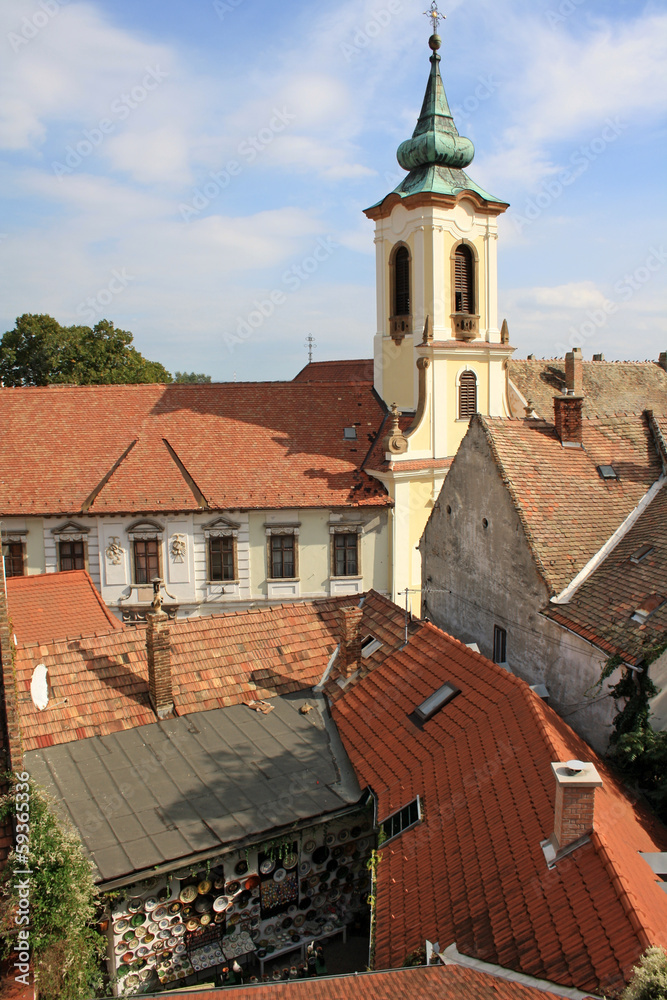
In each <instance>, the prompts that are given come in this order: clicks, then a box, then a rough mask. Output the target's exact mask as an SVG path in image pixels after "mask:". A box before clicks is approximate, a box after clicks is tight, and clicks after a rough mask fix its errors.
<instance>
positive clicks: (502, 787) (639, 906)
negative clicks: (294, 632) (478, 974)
mask: <svg viewBox="0 0 667 1000" xmlns="http://www.w3.org/2000/svg"><path fill="white" fill-rule="evenodd" d="M446 681H452V682H453V683H454V684H455V685H456V686H457V687H459V688H460V689H461V694H459V695H458V696H457V697H456V698H455V699H454V700H453V701H451V702H450V703H449V704H448V705H447V706H446V707H445V708H443V709H442V710H441V711H440V712H439V713H438V714H437V715H436V716H434V718H433V719H431V720H430V721H429V722H428V723H427V724H426V725H425V726H424V728H423V730H421V731H420V730H417V729H416V728H415V727H414V726H413V725H412V723H411V722H410V721H409V720H408V719H407V715H408V714H409V713H410V712H412V710H413V709H414V707H415V705H417V704H419V702H420V701H422V700H423V699H424V698H425V697H427V696H428V695H430V694H431V693H432V692H433V691H434V690H436V689H437V688H438V687H439V686H440V685H441V684H443V683H445V682H446ZM333 716H334V720H335V722H336V724H337V726H338V729H339V732H340V733H341V736H342V739H343V742H344V745H345V748H346V750H347V752H348V754H349V756H350V759H351V761H352V763H353V765H354V767H355V770H356V772H357V775H358V777H359V780H360V782H361V783H362V784H363V783H364V782H365V783H366V784H367V785H368V786H370V787H371V788H372V789H373V791H374V792H375V794H376V796H377V800H378V816H379V820H380V821H382V820H384V819H385V818H386V817H387V816H389V815H391V813H392V812H394V811H395V810H397V809H399V808H401V807H402V806H404V805H407V803H409V802H410V801H411V800H412V799H413V798H414V797H415V796H416V795H419V796H420V797H421V798H422V800H423V806H424V820H423V822H422V823H421V824H419V825H417V826H415V827H413V828H412V829H410V830H407V831H405V832H404V833H403V834H402V835H401V836H400V837H398V838H396V839H395V840H393V841H390V842H389V843H388V844H386V845H385V846H384V847H383V848H382V850H381V853H382V860H381V861H380V864H379V868H378V884H377V921H378V929H379V933H378V939H377V947H376V963H377V965H379V966H396V965H400V964H401V963H402V962H403V960H404V958H405V955H406V954H407V953H409V952H410V951H412V950H413V949H414V948H417V947H419V946H420V945H421V944H422V943H423V941H424V939H426V938H428V939H429V940H431V941H435V940H437V941H439V942H440V945H441V947H442V948H445V947H447V946H448V945H449V944H451V943H453V942H456V944H457V947H458V949H459V951H460V952H462V953H464V954H467V955H471V956H474V957H477V958H480V959H484V960H485V961H490V962H496V963H498V964H500V965H503V966H511V967H512V968H515V969H517V970H518V971H522V972H525V973H527V974H530V975H537V976H540V977H542V978H546V979H548V980H550V981H552V982H557V983H559V984H561V985H563V986H576V987H577V988H579V989H581V990H589V991H592V992H599V991H602V990H610V989H613V988H616V987H618V986H621V985H622V983H623V982H624V981H625V980H626V979H627V977H628V976H629V975H630V973H631V967H632V965H633V963H636V961H637V960H638V958H639V956H640V955H641V953H642V952H643V951H644V949H645V947H646V945H647V944H648V943H649V942H650V943H654V944H657V945H662V946H663V947H664V946H665V945H667V894H665V893H664V892H663V891H662V889H661V887H660V883H659V882H658V880H657V877H656V876H655V875H654V874H653V872H652V871H651V869H650V868H649V866H648V865H647V864H646V863H645V862H644V861H643V859H642V858H641V855H640V854H639V852H640V851H649V852H652V851H660V850H667V830H665V828H664V827H662V826H661V825H660V824H659V823H658V822H657V821H656V820H654V819H652V818H651V817H650V816H649V815H648V814H647V813H646V812H645V811H644V810H643V809H641V808H640V807H638V806H637V805H636V804H635V803H634V802H633V801H632V800H631V799H630V798H629V797H628V795H627V793H626V792H625V791H624V790H623V788H622V786H621V785H620V784H619V783H618V782H617V781H616V779H615V778H614V777H613V775H612V774H611V772H610V771H609V770H608V769H607V768H606V767H605V766H604V765H603V764H602V762H601V761H599V760H598V759H597V758H596V757H595V755H594V754H593V753H592V751H591V749H590V748H589V747H588V746H587V745H586V744H585V743H584V742H583V741H582V740H581V739H580V738H579V737H578V736H577V735H576V734H575V733H574V732H573V731H572V730H571V729H570V728H569V727H568V726H567V725H566V723H565V722H564V721H563V720H562V719H560V718H559V717H558V716H557V715H556V714H555V712H553V711H552V710H551V709H550V708H548V707H547V706H546V705H545V704H544V703H543V702H542V701H541V700H540V699H539V698H538V697H537V696H536V695H535V694H534V693H533V692H531V691H530V689H529V688H528V686H527V685H526V684H525V683H524V682H523V681H521V680H519V679H518V678H516V677H514V676H513V675H511V674H509V673H508V672H506V671H504V670H503V669H502V668H500V667H498V666H497V665H495V664H493V663H491V662H490V661H488V660H486V659H485V658H484V657H482V656H480V655H479V654H476V653H474V652H473V651H472V650H469V649H468V648H467V647H466V646H464V645H463V644H462V643H460V642H458V641H457V640H455V639H452V638H451V637H449V636H447V635H445V634H444V633H443V632H441V631H440V630H439V629H437V628H435V626H433V625H431V624H423V625H422V626H421V627H419V628H418V629H417V630H416V631H415V632H414V634H413V635H412V636H411V638H410V642H409V644H408V646H407V647H405V648H403V649H401V650H400V651H398V652H396V653H394V654H393V655H391V656H389V657H388V658H387V659H386V660H385V661H384V663H382V664H380V665H378V666H377V667H376V668H375V669H374V670H373V671H372V672H371V673H370V674H369V675H368V676H367V677H365V678H364V679H362V680H359V681H358V682H357V683H356V684H354V685H353V686H351V687H348V688H347V689H346V691H345V693H344V694H343V696H342V697H341V698H339V699H338V700H337V702H336V703H335V705H334V706H333ZM571 758H580V759H585V760H593V762H594V763H595V765H596V766H597V768H598V770H599V772H600V774H601V776H602V777H603V781H604V786H603V788H602V789H599V790H598V791H597V792H596V802H595V830H594V833H593V836H592V839H591V842H589V843H588V844H585V845H584V846H582V847H580V848H579V849H578V850H576V851H575V852H574V853H573V854H571V855H570V856H568V857H566V858H564V859H562V860H561V861H560V862H559V863H558V865H557V866H556V867H555V868H554V869H552V870H549V869H548V868H547V865H546V862H545V859H544V855H543V852H542V849H541V847H540V841H541V840H543V839H546V838H547V837H548V836H549V835H550V834H551V832H552V830H553V823H554V798H555V785H554V780H553V774H552V771H551V766H550V765H551V762H552V761H557V760H569V759H571ZM406 886H407V887H410V888H411V891H410V893H407V894H406V893H405V892H404V891H403V889H404V887H406ZM412 887H414V889H415V891H414V892H413V891H412Z"/></svg>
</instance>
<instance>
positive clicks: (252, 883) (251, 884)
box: [243, 875, 260, 892]
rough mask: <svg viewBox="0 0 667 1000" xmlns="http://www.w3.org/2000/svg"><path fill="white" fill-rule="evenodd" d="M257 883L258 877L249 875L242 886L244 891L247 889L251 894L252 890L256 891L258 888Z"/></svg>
mask: <svg viewBox="0 0 667 1000" xmlns="http://www.w3.org/2000/svg"><path fill="white" fill-rule="evenodd" d="M259 882H260V879H259V875H250V877H249V878H247V879H246V880H245V882H244V883H243V884H244V885H245V887H246V889H249V890H250V891H251V892H252V890H253V889H257V888H258V887H259Z"/></svg>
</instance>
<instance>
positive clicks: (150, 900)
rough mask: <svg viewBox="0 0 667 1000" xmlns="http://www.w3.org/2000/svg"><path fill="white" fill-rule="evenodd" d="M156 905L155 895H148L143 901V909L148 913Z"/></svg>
mask: <svg viewBox="0 0 667 1000" xmlns="http://www.w3.org/2000/svg"><path fill="white" fill-rule="evenodd" d="M156 906H157V898H156V897H155V896H149V897H148V899H147V900H146V902H145V903H144V909H145V910H146V913H150V912H151V910H154V909H155V907H156Z"/></svg>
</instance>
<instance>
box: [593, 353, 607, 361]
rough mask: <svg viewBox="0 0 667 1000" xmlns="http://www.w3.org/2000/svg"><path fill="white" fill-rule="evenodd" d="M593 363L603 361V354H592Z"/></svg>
mask: <svg viewBox="0 0 667 1000" xmlns="http://www.w3.org/2000/svg"><path fill="white" fill-rule="evenodd" d="M593 361H604V354H594V355H593Z"/></svg>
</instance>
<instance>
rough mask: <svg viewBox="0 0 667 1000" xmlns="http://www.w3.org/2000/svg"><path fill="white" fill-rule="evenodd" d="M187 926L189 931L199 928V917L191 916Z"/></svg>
mask: <svg viewBox="0 0 667 1000" xmlns="http://www.w3.org/2000/svg"><path fill="white" fill-rule="evenodd" d="M185 926H186V929H187V930H189V931H196V930H197V928H198V927H199V920H198V919H197V917H190V919H189V920H188V922H187V924H186V925H185Z"/></svg>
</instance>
